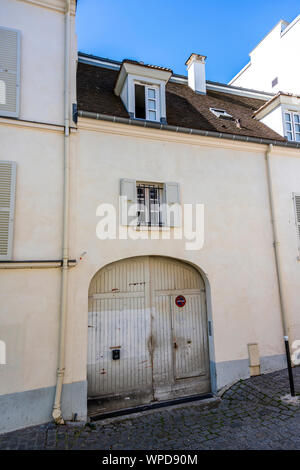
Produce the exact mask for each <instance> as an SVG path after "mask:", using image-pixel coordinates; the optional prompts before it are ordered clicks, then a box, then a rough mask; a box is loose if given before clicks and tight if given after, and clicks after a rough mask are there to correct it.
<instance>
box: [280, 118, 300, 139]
mask: <svg viewBox="0 0 300 470" xmlns="http://www.w3.org/2000/svg"><path fill="white" fill-rule="evenodd" d="M284 124H285V135H286V137H287V139H288V140H296V141H297V142H300V113H294V112H286V113H284Z"/></svg>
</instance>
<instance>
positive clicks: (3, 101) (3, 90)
mask: <svg viewBox="0 0 300 470" xmlns="http://www.w3.org/2000/svg"><path fill="white" fill-rule="evenodd" d="M19 90H20V31H16V30H13V29H6V28H2V27H1V28H0V116H8V117H18V116H19Z"/></svg>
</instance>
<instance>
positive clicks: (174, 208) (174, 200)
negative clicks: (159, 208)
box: [163, 183, 181, 227]
mask: <svg viewBox="0 0 300 470" xmlns="http://www.w3.org/2000/svg"><path fill="white" fill-rule="evenodd" d="M163 200H164V203H165V208H164V209H165V210H164V214H163V219H164V225H167V226H169V227H180V225H181V211H180V188H179V183H165V184H164V197H163ZM168 209H169V211H170V212H169V214H170V216H168Z"/></svg>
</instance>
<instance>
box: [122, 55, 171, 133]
mask: <svg viewBox="0 0 300 470" xmlns="http://www.w3.org/2000/svg"><path fill="white" fill-rule="evenodd" d="M171 75H172V70H170V69H166V68H163V67H158V66H155V65H145V64H143V63H140V62H136V61H133V60H129V59H126V60H124V61H123V62H122V66H121V68H120V71H119V74H118V77H117V80H116V85H115V90H114V91H115V94H116V95H117V96H119V97H120V98H121V100H122V101H123V104H124V106H125V108H126V110H127V112H128V114H129V116H130V117H131V118H132V119H145V120H146V121H155V122H161V123H163V124H166V122H167V120H166V118H167V116H166V114H167V113H166V84H167V83H168V80H169V79H170V77H171Z"/></svg>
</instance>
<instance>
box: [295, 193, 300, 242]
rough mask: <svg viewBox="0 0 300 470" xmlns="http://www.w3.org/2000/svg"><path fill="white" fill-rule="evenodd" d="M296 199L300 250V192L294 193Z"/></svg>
mask: <svg viewBox="0 0 300 470" xmlns="http://www.w3.org/2000/svg"><path fill="white" fill-rule="evenodd" d="M294 201H295V213H296V225H297V232H298V242H299V243H298V244H299V250H300V194H294Z"/></svg>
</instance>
